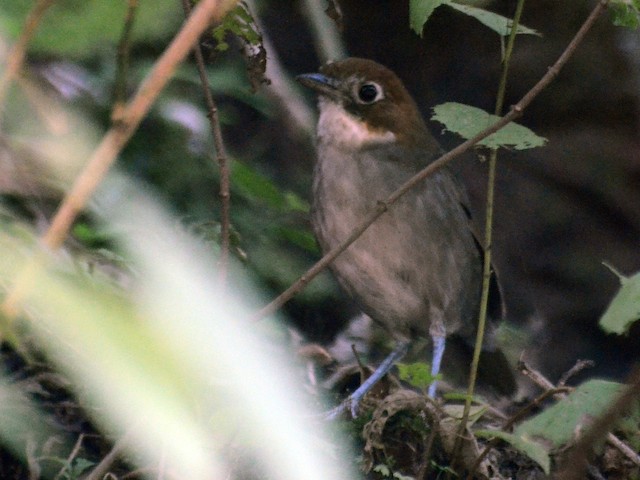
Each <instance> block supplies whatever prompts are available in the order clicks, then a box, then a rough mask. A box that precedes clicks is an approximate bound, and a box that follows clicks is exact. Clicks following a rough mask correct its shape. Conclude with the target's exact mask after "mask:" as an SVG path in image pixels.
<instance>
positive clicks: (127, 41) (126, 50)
mask: <svg viewBox="0 0 640 480" xmlns="http://www.w3.org/2000/svg"><path fill="white" fill-rule="evenodd" d="M127 3H128V7H127V16H126V17H125V19H124V26H123V28H122V35H121V36H120V41H119V42H118V53H117V59H116V77H115V81H114V87H113V110H112V112H111V121H113V122H118V121H120V116H121V115H122V113H123V109H124V107H125V105H126V103H127V78H128V77H129V56H130V53H131V42H132V40H131V39H132V36H133V24H134V23H135V19H136V12H137V11H138V0H128V2H127Z"/></svg>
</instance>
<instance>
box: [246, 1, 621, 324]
mask: <svg viewBox="0 0 640 480" xmlns="http://www.w3.org/2000/svg"><path fill="white" fill-rule="evenodd" d="M608 4H609V0H600V1H599V2H598V3H597V4H596V6H595V7H594V9H593V11H592V12H591V14H590V15H589V17H588V18H587V20H585V22H584V23H583V24H582V26H581V27H580V29H579V30H578V32H577V33H576V35H575V37H573V39H572V40H571V42H570V43H569V45H568V46H567V48H566V49H565V51H564V52H562V54H561V55H560V57H559V58H558V60H556V62H555V63H554V64H553V65H552V66H551V67H550V68H549V69H548V70H547V73H545V74H544V76H543V77H542V78H541V79H540V80H539V81H538V83H536V84H535V85H534V86H533V88H531V90H529V91H528V92H527V93H526V94H525V95H524V97H522V98H521V99H520V101H519V102H518V103H516V104H515V105H513V106H512V107H511V109H510V110H509V113H507V114H506V115H505V116H504V117H502V119H500V120H498V121H497V122H496V123H494V124H493V125H491V126H490V127H488V128H486V129H485V130H483V131H482V132H480V133H478V134H477V135H476V136H475V137H473V138H470V139H469V140H466V141H464V142H462V143H461V144H460V145H458V146H457V147H455V148H454V149H453V150H450V151H449V152H447V153H445V154H444V155H442V156H441V157H440V158H438V159H436V160H434V161H433V162H432V163H431V164H430V165H429V166H427V167H425V168H424V169H422V170H421V171H420V172H418V173H417V174H415V175H414V176H413V177H411V178H410V179H409V180H407V181H406V182H405V183H404V184H403V185H402V186H401V187H400V188H398V189H397V190H396V191H395V192H393V193H392V194H391V195H389V197H387V198H386V199H385V200H382V201H380V202H378V204H377V205H376V207H375V209H373V210H372V211H371V213H369V214H368V215H367V216H366V217H364V218H363V219H362V220H361V221H360V223H359V224H357V225H356V226H355V227H354V228H353V230H352V232H351V234H350V235H349V236H348V237H347V238H345V239H344V240H343V241H342V242H340V243H339V244H338V245H337V246H336V247H334V248H333V249H331V250H330V251H329V252H328V253H327V254H326V255H325V256H324V257H322V258H321V259H320V260H319V261H318V262H316V264H315V265H313V266H312V267H311V268H310V269H309V270H307V271H306V272H305V273H304V274H303V275H302V276H301V277H300V278H299V279H298V280H297V281H296V282H294V283H293V284H292V285H291V286H290V287H289V288H287V289H286V290H285V291H284V292H282V293H281V294H280V295H278V297H276V298H275V299H274V300H273V301H271V302H270V303H269V304H268V305H266V306H264V307H263V308H262V309H260V310H259V311H258V312H256V313H255V314H254V315H253V317H252V318H253V319H254V320H258V319H260V318H263V317H265V316H267V315H271V314H272V313H274V312H275V311H277V310H278V309H279V308H280V307H282V305H284V304H285V303H286V302H287V301H289V299H291V297H293V296H294V295H295V294H296V293H298V292H299V291H300V290H302V289H303V288H304V287H305V286H306V285H307V284H308V283H309V282H310V281H311V280H313V279H314V278H315V277H316V276H317V275H318V274H319V273H320V272H322V271H323V270H324V269H325V268H326V267H327V266H328V265H329V264H330V263H331V262H333V260H335V258H336V257H337V256H338V255H340V254H341V253H342V252H344V251H345V250H346V249H347V248H348V247H349V245H351V244H352V243H353V242H355V241H356V240H357V239H358V237H360V235H362V233H363V232H364V231H365V230H366V229H367V228H369V225H371V224H372V223H373V222H375V221H376V219H377V218H378V217H380V216H381V215H383V214H384V212H386V211H387V209H388V208H389V207H390V206H391V205H393V204H394V203H395V202H396V201H397V200H398V199H399V198H401V197H402V196H403V195H404V194H405V193H407V192H408V191H409V190H411V189H412V188H414V187H415V186H417V185H419V184H421V182H422V181H423V180H424V179H425V178H427V177H428V176H430V175H433V174H434V173H435V172H436V171H437V170H439V169H441V168H442V167H444V166H445V165H446V164H448V163H449V162H451V161H452V160H453V159H454V158H456V157H459V156H460V155H462V154H463V153H464V152H466V151H468V150H470V149H471V148H472V147H473V146H474V145H475V144H477V143H478V142H479V141H480V140H482V139H484V138H486V137H488V136H489V135H491V134H492V133H495V132H497V131H498V130H500V129H501V128H502V127H504V126H505V125H507V124H509V123H511V122H513V121H514V120H516V119H517V118H519V117H521V116H522V114H523V113H524V111H525V110H526V108H527V107H528V106H529V105H530V104H531V102H533V100H535V98H536V97H537V96H538V95H539V94H540V92H542V91H543V90H544V89H545V88H547V86H548V85H549V84H550V83H551V82H552V81H553V80H554V79H555V78H556V77H557V76H558V73H559V72H560V70H562V68H563V67H564V66H565V64H566V63H567V62H568V61H569V59H570V58H571V56H572V55H573V54H574V53H575V51H576V49H577V48H578V45H580V43H581V42H582V40H583V39H584V37H585V36H586V35H587V33H588V32H589V30H591V27H592V26H593V24H594V23H595V21H596V20H597V19H598V18H599V17H600V15H601V14H602V12H604V10H605V9H606V8H607V5H608Z"/></svg>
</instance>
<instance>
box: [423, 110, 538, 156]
mask: <svg viewBox="0 0 640 480" xmlns="http://www.w3.org/2000/svg"><path fill="white" fill-rule="evenodd" d="M431 118H432V119H433V120H435V121H437V122H440V123H442V124H443V125H444V126H445V128H446V129H447V130H449V131H450V132H453V133H457V134H458V135H460V136H461V137H462V138H464V139H466V140H468V139H470V138H473V137H474V136H476V135H477V134H478V133H480V132H481V131H483V130H484V129H486V128H487V127H490V126H491V125H493V124H494V123H496V122H497V121H498V120H500V117H498V116H496V115H491V114H490V113H487V112H485V111H484V110H482V109H480V108H476V107H472V106H469V105H463V104H461V103H455V102H449V103H443V104H442V105H438V106H436V107H434V108H433V116H432V117H431ZM546 142H547V139H546V138H544V137H540V136H538V135H536V134H535V133H533V132H532V131H531V130H529V129H528V128H527V127H523V126H522V125H519V124H517V123H513V122H512V123H510V124H508V125H506V126H505V127H503V128H502V129H501V130H499V131H497V132H496V133H494V134H492V135H489V136H488V137H487V138H485V139H484V140H482V141H480V142H478V145H483V146H485V147H489V148H499V147H509V148H514V149H516V150H526V149H529V148H535V147H542V146H544V144H545V143H546Z"/></svg>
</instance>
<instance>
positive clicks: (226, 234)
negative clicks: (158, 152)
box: [182, 0, 231, 285]
mask: <svg viewBox="0 0 640 480" xmlns="http://www.w3.org/2000/svg"><path fill="white" fill-rule="evenodd" d="M182 8H183V9H184V14H185V16H186V17H189V15H191V0H182ZM193 54H194V56H195V59H196V65H197V67H198V74H199V75H200V83H201V84H202V93H203V94H204V101H205V103H206V105H207V117H208V118H209V124H210V125H211V135H212V137H213V146H214V148H215V150H216V161H217V162H218V168H219V170H220V193H219V196H220V203H221V206H220V228H221V231H220V235H221V242H220V259H219V261H218V276H219V279H220V282H221V284H222V285H224V282H225V280H226V277H227V270H228V268H229V249H230V243H231V242H230V225H231V219H230V210H231V188H230V184H231V182H230V179H229V176H230V173H229V162H228V161H227V153H226V149H225V147H224V141H223V139H222V128H221V127H220V117H219V116H218V106H217V105H216V102H215V100H214V99H213V95H212V93H211V88H210V87H209V81H208V78H207V69H206V67H205V62H204V55H203V54H202V47H201V46H200V43H197V44H196V45H195V46H194V47H193Z"/></svg>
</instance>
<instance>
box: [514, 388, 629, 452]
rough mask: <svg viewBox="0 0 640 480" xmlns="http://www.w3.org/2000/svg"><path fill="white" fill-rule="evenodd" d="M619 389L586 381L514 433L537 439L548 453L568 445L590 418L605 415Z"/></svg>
mask: <svg viewBox="0 0 640 480" xmlns="http://www.w3.org/2000/svg"><path fill="white" fill-rule="evenodd" d="M622 387H623V386H622V385H621V384H619V383H616V382H609V381H606V380H590V381H588V382H585V383H583V384H582V385H580V386H579V387H578V388H576V389H575V390H574V391H573V392H572V393H571V394H569V395H568V396H567V397H566V398H564V399H562V400H561V401H560V402H558V403H557V404H555V405H553V406H552V407H550V408H547V409H546V410H544V411H543V412H542V413H540V414H538V415H536V416H535V417H533V418H531V419H530V420H527V421H526V422H524V423H522V424H521V425H520V426H518V428H516V429H515V431H514V434H515V435H516V436H518V437H521V438H531V439H536V441H539V442H541V443H544V444H545V445H546V446H547V447H546V448H548V449H549V450H552V449H557V448H560V447H562V446H564V445H567V444H568V443H569V442H570V441H572V440H573V438H574V436H575V435H576V432H580V431H582V430H584V429H585V428H587V427H588V424H589V420H590V419H592V418H596V417H598V416H599V415H601V414H602V412H604V410H605V409H606V408H607V406H608V405H610V404H611V402H612V401H613V400H614V399H615V398H616V397H617V395H618V394H619V393H620V391H621V389H622Z"/></svg>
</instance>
